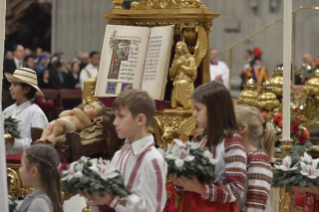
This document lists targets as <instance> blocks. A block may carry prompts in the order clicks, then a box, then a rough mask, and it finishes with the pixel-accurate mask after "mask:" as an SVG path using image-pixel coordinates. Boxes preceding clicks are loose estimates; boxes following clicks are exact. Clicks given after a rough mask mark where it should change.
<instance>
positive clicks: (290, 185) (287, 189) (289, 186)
mask: <svg viewBox="0 0 319 212" xmlns="http://www.w3.org/2000/svg"><path fill="white" fill-rule="evenodd" d="M293 185H294V184H293V183H289V184H288V185H286V188H285V192H286V193H287V192H288V191H290V190H291V187H292V186H293Z"/></svg>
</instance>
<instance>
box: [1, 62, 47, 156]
mask: <svg viewBox="0 0 319 212" xmlns="http://www.w3.org/2000/svg"><path fill="white" fill-rule="evenodd" d="M4 74H5V76H6V79H7V80H8V81H9V82H10V83H11V86H10V88H9V90H10V94H11V96H12V99H14V100H15V101H16V102H15V103H14V104H12V105H11V106H9V107H7V108H6V109H5V110H4V111H3V115H4V117H9V116H12V117H13V118H15V119H17V120H18V121H20V122H19V123H18V130H19V132H20V135H21V138H14V137H11V138H6V139H5V142H6V147H7V154H17V153H21V152H23V150H25V149H27V148H28V147H30V144H31V142H32V139H31V128H32V127H38V128H42V129H44V127H45V126H46V125H47V124H48V119H47V117H46V116H45V114H44V113H43V111H42V110H41V108H40V107H39V106H37V105H36V104H31V102H30V100H32V99H33V98H34V97H35V95H36V93H37V92H38V93H39V95H40V96H43V93H42V92H41V90H40V89H39V87H38V80H37V74H36V72H35V71H34V70H31V69H28V68H18V69H16V70H15V71H14V73H13V74H10V73H4Z"/></svg>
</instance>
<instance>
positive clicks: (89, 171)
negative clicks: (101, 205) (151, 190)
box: [62, 156, 131, 197]
mask: <svg viewBox="0 0 319 212" xmlns="http://www.w3.org/2000/svg"><path fill="white" fill-rule="evenodd" d="M63 176H64V177H63V178H62V188H63V189H64V190H65V191H66V193H68V194H77V190H78V189H80V190H81V191H82V192H83V193H91V194H92V193H94V195H95V196H101V195H100V192H101V191H105V192H106V193H108V194H114V195H118V196H121V197H127V196H128V195H130V194H131V191H130V190H129V189H127V188H126V187H125V186H124V181H123V179H122V176H121V173H120V172H119V171H118V170H116V169H115V167H114V166H113V165H112V164H111V163H110V161H106V160H103V159H102V158H100V159H97V158H93V159H89V158H86V157H84V156H83V157H81V158H80V159H79V160H78V161H75V162H73V163H71V164H70V165H69V166H68V167H67V170H66V171H63Z"/></svg>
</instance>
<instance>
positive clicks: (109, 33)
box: [95, 25, 150, 97]
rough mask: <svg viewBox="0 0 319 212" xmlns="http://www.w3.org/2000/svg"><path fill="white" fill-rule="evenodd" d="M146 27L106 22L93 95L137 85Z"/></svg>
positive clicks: (101, 95) (147, 33) (147, 32)
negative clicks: (107, 23) (108, 23)
mask: <svg viewBox="0 0 319 212" xmlns="http://www.w3.org/2000/svg"><path fill="white" fill-rule="evenodd" d="M149 36H150V28H147V27H133V26H116V25H107V27H106V32H105V37H104V43H103V50H102V57H101V62H100V68H99V75H98V79H97V84H96V89H95V96H97V97H112V96H118V95H119V94H120V93H121V92H123V91H124V90H128V89H132V88H135V89H140V88H141V84H142V79H143V70H144V65H145V57H146V52H147V45H148V41H149Z"/></svg>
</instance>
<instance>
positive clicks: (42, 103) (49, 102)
mask: <svg viewBox="0 0 319 212" xmlns="http://www.w3.org/2000/svg"><path fill="white" fill-rule="evenodd" d="M36 103H37V104H38V105H39V107H40V108H41V109H42V111H43V112H44V114H53V113H54V111H55V104H54V98H50V99H45V98H38V99H37V100H36Z"/></svg>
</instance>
